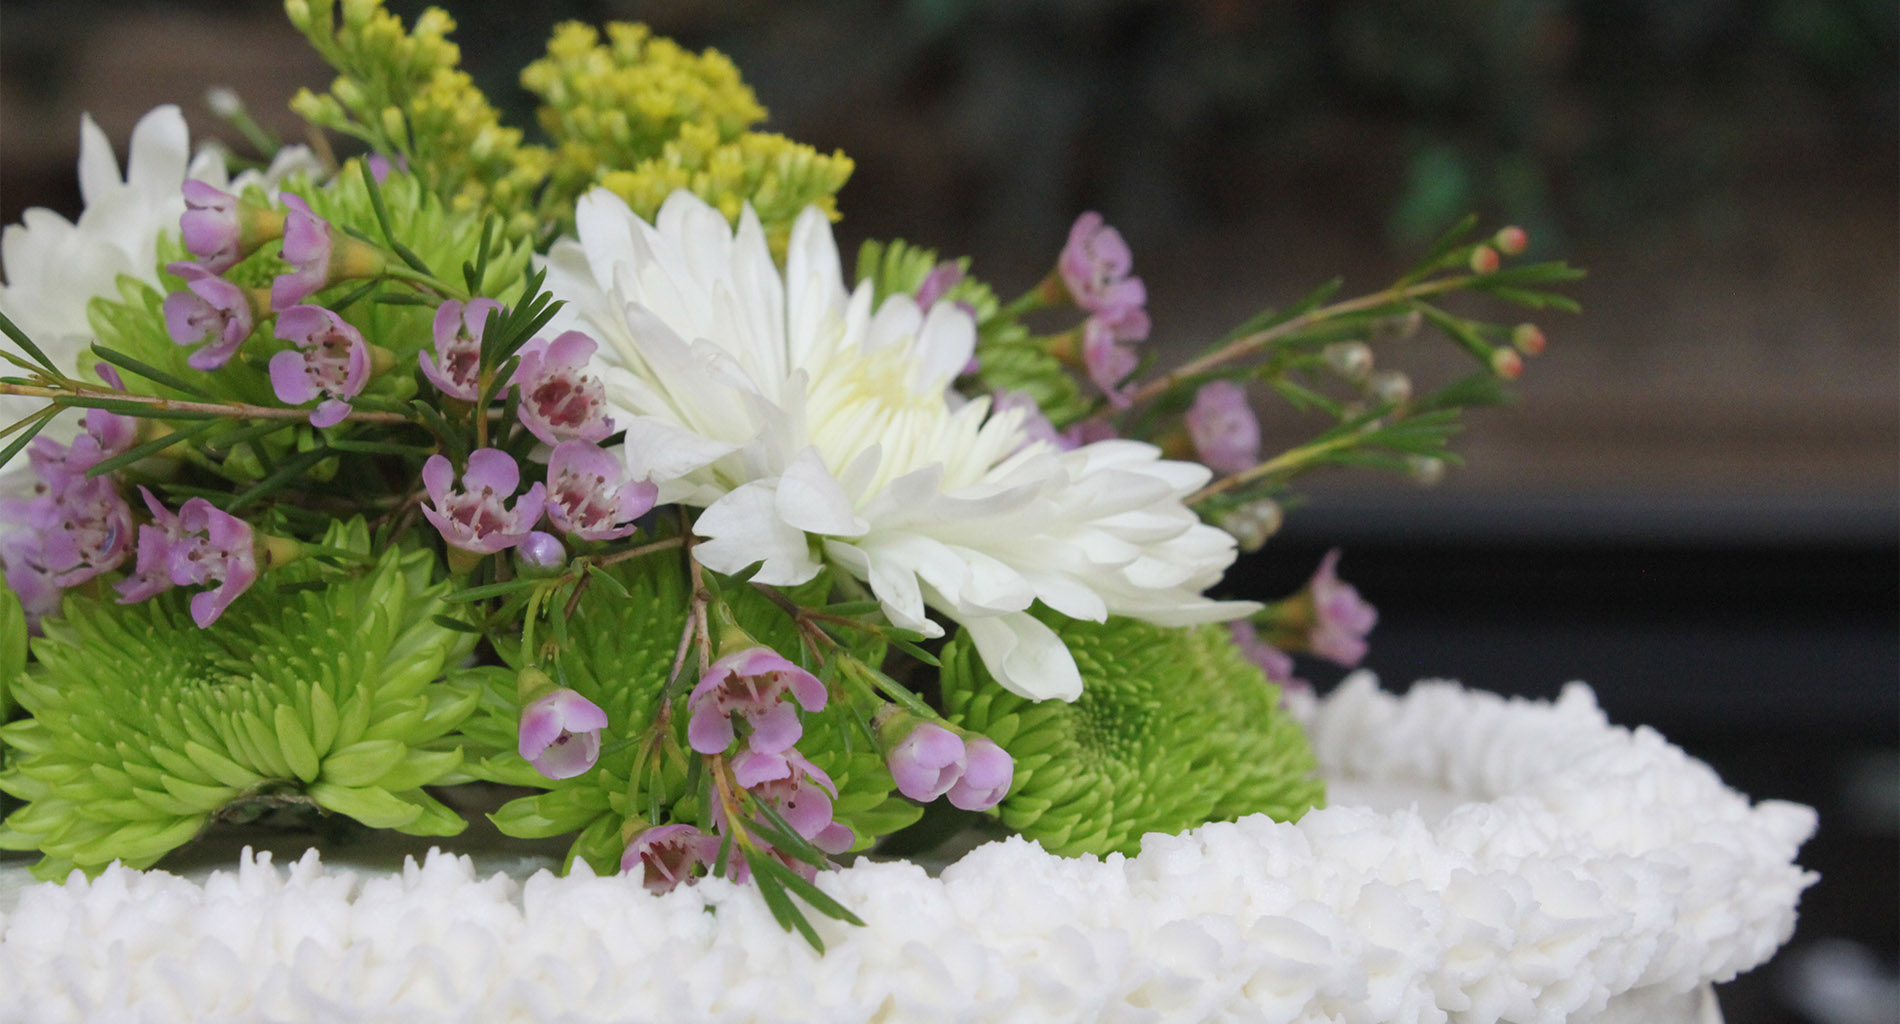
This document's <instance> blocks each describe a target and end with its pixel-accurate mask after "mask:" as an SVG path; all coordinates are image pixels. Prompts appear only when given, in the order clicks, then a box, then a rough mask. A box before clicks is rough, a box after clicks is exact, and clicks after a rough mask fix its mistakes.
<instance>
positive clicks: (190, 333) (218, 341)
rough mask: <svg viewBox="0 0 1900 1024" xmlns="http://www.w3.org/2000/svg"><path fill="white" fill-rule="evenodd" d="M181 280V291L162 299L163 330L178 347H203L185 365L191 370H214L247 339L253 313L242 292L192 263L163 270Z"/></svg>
mask: <svg viewBox="0 0 1900 1024" xmlns="http://www.w3.org/2000/svg"><path fill="white" fill-rule="evenodd" d="M165 269H166V270H169V271H171V272H172V273H174V274H177V275H178V276H179V277H182V278H184V279H185V290H184V291H181V292H173V293H171V294H170V295H167V296H165V307H164V309H165V330H166V332H167V333H169V334H170V335H171V336H172V340H173V341H175V342H177V343H178V344H180V345H196V344H199V343H200V342H204V343H206V344H205V346H204V347H203V348H201V349H199V350H198V351H196V352H193V353H192V354H191V355H190V356H187V357H186V359H185V362H186V363H187V364H189V365H190V366H191V368H192V369H194V370H215V369H217V368H219V367H221V366H223V365H224V364H225V363H228V362H230V361H231V356H233V355H234V354H236V353H237V350H238V346H239V345H241V344H243V343H244V339H245V338H248V337H250V336H251V325H252V323H253V317H254V315H255V314H254V311H253V310H252V309H251V300H250V296H249V295H247V294H246V293H245V291H244V289H242V288H240V287H238V286H237V285H235V284H232V283H231V282H229V281H226V280H225V279H224V278H222V277H219V276H218V275H217V274H215V273H212V272H211V271H210V270H208V269H206V268H205V267H201V266H199V265H198V264H196V263H173V264H170V265H168V266H166V268H165Z"/></svg>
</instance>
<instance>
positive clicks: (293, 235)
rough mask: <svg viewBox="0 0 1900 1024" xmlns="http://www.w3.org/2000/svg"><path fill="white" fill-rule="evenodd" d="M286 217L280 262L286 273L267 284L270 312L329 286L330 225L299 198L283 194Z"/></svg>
mask: <svg viewBox="0 0 1900 1024" xmlns="http://www.w3.org/2000/svg"><path fill="white" fill-rule="evenodd" d="M283 198H284V205H285V206H287V207H289V208H290V213H289V214H288V215H287V216H285V217H284V247H283V256H284V261H285V262H286V263H289V264H290V270H289V271H287V272H285V273H282V274H279V275H277V276H276V278H274V279H272V281H271V283H270V308H271V309H272V310H275V311H278V312H282V311H283V310H286V309H289V308H290V307H292V306H295V305H297V304H298V303H301V302H302V301H303V300H305V299H307V298H309V297H310V296H311V295H313V294H315V293H316V292H317V291H319V290H321V289H322V288H323V286H324V285H326V284H329V283H330V255H331V253H330V250H331V248H332V243H333V238H332V234H331V231H332V229H331V227H330V222H329V221H327V220H324V219H323V218H322V217H319V216H317V215H316V214H315V213H312V212H311V210H310V204H309V203H307V202H305V201H304V200H303V197H302V196H296V195H291V194H290V193H288V192H286V193H284V197H283Z"/></svg>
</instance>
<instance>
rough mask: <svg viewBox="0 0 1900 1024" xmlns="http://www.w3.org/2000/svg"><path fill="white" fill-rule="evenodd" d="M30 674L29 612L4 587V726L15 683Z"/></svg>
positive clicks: (0, 609) (0, 653) (0, 623)
mask: <svg viewBox="0 0 1900 1024" xmlns="http://www.w3.org/2000/svg"><path fill="white" fill-rule="evenodd" d="M24 671H26V609H24V608H22V607H21V606H20V598H19V597H18V595H16V594H14V593H13V591H12V590H10V589H8V588H7V587H6V586H4V585H0V723H4V722H5V721H6V720H7V715H8V714H10V713H11V712H12V711H13V681H14V680H15V679H17V678H19V675H20V673H21V672H24Z"/></svg>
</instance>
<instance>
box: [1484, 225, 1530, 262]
mask: <svg viewBox="0 0 1900 1024" xmlns="http://www.w3.org/2000/svg"><path fill="white" fill-rule="evenodd" d="M1491 244H1492V245H1495V246H1497V247H1498V251H1499V252H1501V253H1503V254H1504V255H1506V256H1521V255H1523V253H1524V250H1525V249H1528V248H1530V244H1531V236H1530V234H1529V232H1526V231H1525V230H1524V229H1523V228H1520V227H1518V226H1517V225H1515V224H1513V225H1511V226H1510V227H1505V228H1499V229H1498V233H1497V234H1495V235H1492V236H1491Z"/></svg>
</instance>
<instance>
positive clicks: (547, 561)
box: [515, 530, 567, 579]
mask: <svg viewBox="0 0 1900 1024" xmlns="http://www.w3.org/2000/svg"><path fill="white" fill-rule="evenodd" d="M515 565H516V567H517V568H519V569H520V570H521V574H522V575H523V576H532V577H535V578H538V579H545V578H547V577H549V576H553V575H556V574H558V573H559V572H560V571H561V570H562V569H565V568H567V548H566V547H565V546H563V545H562V544H561V539H560V538H559V537H556V536H555V535H553V534H551V533H543V532H541V531H540V530H530V531H528V535H527V536H526V537H523V538H521V543H519V544H516V545H515Z"/></svg>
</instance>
